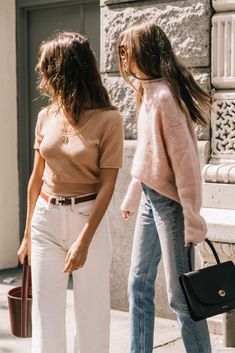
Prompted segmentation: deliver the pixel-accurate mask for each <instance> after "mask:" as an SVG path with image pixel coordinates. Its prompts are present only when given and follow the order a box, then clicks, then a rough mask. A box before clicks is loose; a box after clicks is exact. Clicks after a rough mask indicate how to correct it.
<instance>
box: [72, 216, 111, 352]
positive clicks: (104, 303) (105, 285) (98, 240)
mask: <svg viewBox="0 0 235 353" xmlns="http://www.w3.org/2000/svg"><path fill="white" fill-rule="evenodd" d="M75 213H76V212H75ZM80 218H81V220H82V222H85V220H86V216H81V217H80ZM84 218H85V220H84ZM111 256H112V246H111V237H110V230H109V223H108V218H107V215H105V216H104V218H103V220H102V221H101V223H100V225H99V227H98V229H97V231H96V233H95V235H94V237H93V240H92V243H91V245H90V248H89V252H88V257H87V260H86V263H85V265H84V267H83V268H81V269H79V270H77V271H74V272H73V288H74V310H75V324H76V333H75V340H74V353H108V352H109V333H110V263H111Z"/></svg>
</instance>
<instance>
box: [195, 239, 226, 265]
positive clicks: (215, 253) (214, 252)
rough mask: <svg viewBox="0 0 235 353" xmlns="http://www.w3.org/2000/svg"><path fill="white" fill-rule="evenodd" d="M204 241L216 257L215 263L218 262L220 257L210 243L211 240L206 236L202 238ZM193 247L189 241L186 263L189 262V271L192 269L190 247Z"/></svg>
mask: <svg viewBox="0 0 235 353" xmlns="http://www.w3.org/2000/svg"><path fill="white" fill-rule="evenodd" d="M204 241H205V242H207V244H208V245H209V247H210V248H211V250H212V252H213V255H214V257H215V259H216V262H217V264H220V259H219V256H218V254H217V252H216V250H215V248H214V246H213V244H212V243H211V241H210V240H209V239H207V238H205V239H204ZM192 247H193V243H190V245H189V247H188V263H189V271H192V270H193V269H192V259H191V249H192Z"/></svg>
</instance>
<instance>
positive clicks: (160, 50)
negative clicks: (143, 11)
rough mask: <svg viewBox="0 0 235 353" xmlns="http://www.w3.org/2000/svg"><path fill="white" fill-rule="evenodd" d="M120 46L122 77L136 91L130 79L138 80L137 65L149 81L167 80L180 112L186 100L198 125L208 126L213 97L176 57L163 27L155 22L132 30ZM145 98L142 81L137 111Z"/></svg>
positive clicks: (138, 94) (192, 117) (124, 34)
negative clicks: (134, 70) (131, 77)
mask: <svg viewBox="0 0 235 353" xmlns="http://www.w3.org/2000/svg"><path fill="white" fill-rule="evenodd" d="M118 44H119V68H120V72H121V75H122V77H123V78H124V79H125V80H126V81H127V82H128V83H129V84H130V85H131V86H132V87H133V88H135V86H134V85H133V83H132V82H131V80H130V78H129V76H130V75H131V76H133V77H135V78H137V79H138V77H137V76H136V75H135V73H134V72H133V68H134V65H137V67H138V69H139V70H140V71H141V72H142V73H143V74H144V75H145V76H146V77H148V79H154V78H159V77H163V78H164V79H166V81H167V83H168V85H169V87H170V90H171V92H172V94H173V96H174V97H175V99H176V101H177V103H178V105H179V107H180V109H181V110H182V111H184V107H183V104H182V100H183V101H184V103H185V104H186V106H187V108H188V111H189V113H190V116H191V119H192V120H193V121H194V122H196V123H198V124H200V125H203V126H204V125H206V124H207V123H208V119H209V117H208V110H210V109H211V100H212V97H211V95H210V94H209V93H207V92H206V91H204V90H203V89H202V88H201V87H200V86H199V85H198V84H197V83H196V81H195V80H194V78H193V75H192V73H191V71H190V70H189V69H188V68H187V67H186V66H185V65H184V64H183V63H182V62H181V61H180V60H179V59H178V58H177V57H176V55H175V54H174V52H173V49H172V46H171V43H170V41H169V39H168V38H167V36H166V34H165V33H164V31H163V30H162V29H161V28H160V27H159V26H157V25H156V24H155V23H154V22H150V23H149V22H148V23H142V24H140V25H135V26H132V27H130V28H129V29H127V30H125V31H124V32H123V33H121V34H120V36H119V39H118ZM123 59H125V60H126V63H125V65H124V63H123ZM135 89H136V88H135ZM142 96H143V87H142V83H141V81H139V84H138V88H137V95H136V105H137V110H138V109H139V106H140V104H141V102H142ZM181 99H182V100H181Z"/></svg>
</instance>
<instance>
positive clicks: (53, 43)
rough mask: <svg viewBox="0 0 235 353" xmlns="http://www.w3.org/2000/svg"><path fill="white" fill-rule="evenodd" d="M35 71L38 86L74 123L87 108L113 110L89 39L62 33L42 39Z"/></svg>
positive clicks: (76, 34) (51, 102)
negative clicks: (37, 75)
mask: <svg viewBox="0 0 235 353" xmlns="http://www.w3.org/2000/svg"><path fill="white" fill-rule="evenodd" d="M36 71H37V72H38V74H39V83H38V89H39V91H40V93H41V94H42V95H44V96H48V97H49V106H51V105H52V104H55V103H56V106H57V108H58V110H59V109H61V108H62V109H63V110H64V111H65V112H66V113H67V114H68V115H69V116H71V117H72V119H73V120H74V121H75V122H77V121H78V120H79V115H80V113H81V112H82V111H84V110H86V109H95V108H104V109H116V108H114V107H113V106H112V104H111V102H110V99H109V96H108V93H107V91H106V89H105V87H104V86H103V84H102V81H101V77H100V73H99V71H98V68H97V62H96V58H95V55H94V52H93V50H92V48H91V47H90V44H89V41H88V38H87V37H86V36H84V35H81V34H79V33H74V32H64V33H60V34H57V35H56V36H55V37H53V38H51V39H49V40H46V41H44V42H42V44H41V46H40V49H39V55H38V64H37V66H36Z"/></svg>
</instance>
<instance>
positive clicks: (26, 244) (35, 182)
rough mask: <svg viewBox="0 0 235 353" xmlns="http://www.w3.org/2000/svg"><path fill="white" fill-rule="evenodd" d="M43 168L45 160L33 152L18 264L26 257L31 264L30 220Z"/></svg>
mask: <svg viewBox="0 0 235 353" xmlns="http://www.w3.org/2000/svg"><path fill="white" fill-rule="evenodd" d="M44 168H45V160H44V159H43V158H42V157H41V155H40V153H39V150H35V155H34V166H33V171H32V174H31V176H30V179H29V183H28V189H27V215H26V222H25V231H24V237H23V240H22V243H21V245H20V248H19V250H18V256H19V259H20V262H21V263H23V262H24V258H25V256H26V255H28V261H29V264H30V263H31V220H32V216H33V212H34V208H35V204H36V202H37V199H38V195H39V193H40V190H41V187H42V175H43V171H44Z"/></svg>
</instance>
